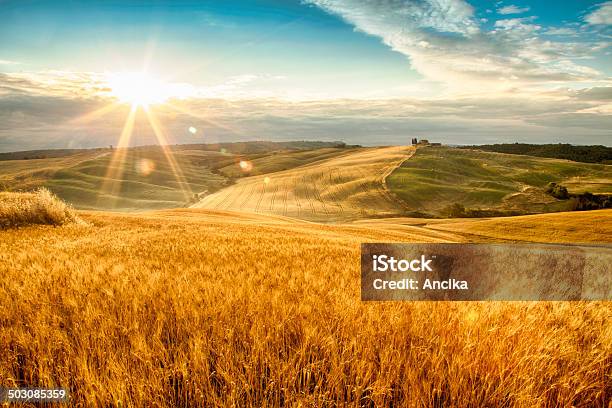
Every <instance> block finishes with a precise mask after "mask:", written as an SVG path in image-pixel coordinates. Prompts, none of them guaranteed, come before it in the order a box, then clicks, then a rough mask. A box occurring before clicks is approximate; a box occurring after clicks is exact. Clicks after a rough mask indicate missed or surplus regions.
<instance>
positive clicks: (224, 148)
mask: <svg viewBox="0 0 612 408" xmlns="http://www.w3.org/2000/svg"><path fill="white" fill-rule="evenodd" d="M168 150H169V152H170V155H171V160H168V154H167V153H166V152H165V151H164V149H162V148H160V147H159V146H142V147H134V148H128V149H91V150H59V151H54V150H49V151H31V152H16V153H5V154H1V155H0V191H1V190H7V191H31V190H34V189H36V188H39V187H46V188H48V189H49V190H51V191H52V192H53V193H55V194H56V195H58V196H59V197H60V198H62V199H63V200H65V201H67V202H69V203H70V204H72V205H73V206H74V207H76V208H80V209H102V210H120V211H137V210H147V209H161V208H176V207H185V206H187V205H189V204H190V202H192V201H193V200H194V194H201V193H204V192H206V193H207V194H209V193H212V192H215V191H217V190H219V189H220V188H222V187H224V186H227V185H229V184H231V183H233V179H235V178H239V177H243V176H244V175H248V174H263V173H266V172H270V171H278V170H285V169H288V168H292V167H295V166H301V165H304V164H308V163H312V162H315V161H317V160H321V159H325V158H330V157H333V156H335V155H339V154H342V153H344V151H345V150H346V149H345V148H344V147H343V144H342V143H327V142H240V143H222V144H203V145H180V146H171V147H169V148H168ZM34 157H44V158H36V159H35V158H34ZM26 158H27V159H26ZM241 161H245V162H249V163H251V164H250V166H251V167H252V169H251V171H250V172H247V173H245V172H244V171H243V170H242V169H241V168H240V162H241Z"/></svg>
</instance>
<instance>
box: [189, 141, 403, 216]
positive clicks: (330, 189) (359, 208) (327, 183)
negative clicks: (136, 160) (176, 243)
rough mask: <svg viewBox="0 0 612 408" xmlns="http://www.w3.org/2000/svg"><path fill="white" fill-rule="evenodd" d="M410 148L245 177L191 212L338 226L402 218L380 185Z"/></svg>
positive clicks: (365, 151) (364, 151)
mask: <svg viewBox="0 0 612 408" xmlns="http://www.w3.org/2000/svg"><path fill="white" fill-rule="evenodd" d="M413 151H414V149H413V148H412V147H397V146H394V147H384V148H364V149H360V150H357V151H352V152H350V153H347V154H346V155H342V156H336V157H333V158H330V159H327V160H322V161H319V162H316V163H312V164H307V165H304V166H301V167H296V168H293V169H290V170H284V171H279V172H275V173H268V174H265V175H260V176H253V177H245V178H243V179H240V180H239V181H238V182H237V183H236V184H234V185H231V186H229V187H227V188H225V189H222V190H220V191H218V192H216V193H213V194H211V195H209V196H207V197H205V198H204V199H203V200H201V201H200V202H199V203H197V204H195V205H194V206H193V207H196V208H213V209H215V208H216V209H221V208H222V209H225V210H230V211H247V212H256V213H261V214H275V215H283V216H288V217H294V218H301V219H305V220H311V221H324V222H340V221H346V220H352V219H362V218H367V217H371V216H373V215H377V216H394V215H401V214H402V212H403V211H404V208H403V207H402V204H401V203H399V202H398V200H396V199H394V198H393V197H392V196H391V195H390V194H389V193H388V191H387V189H386V187H385V185H384V180H385V179H386V177H387V176H388V175H389V174H390V173H391V172H392V171H393V169H395V168H396V167H397V166H398V165H400V164H401V163H403V162H404V161H405V160H406V159H408V158H409V157H410V156H411V155H412V152H413Z"/></svg>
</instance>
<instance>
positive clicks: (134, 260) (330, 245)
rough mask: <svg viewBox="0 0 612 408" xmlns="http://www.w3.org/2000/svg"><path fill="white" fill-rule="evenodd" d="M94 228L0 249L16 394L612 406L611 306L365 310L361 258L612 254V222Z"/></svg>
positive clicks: (141, 400) (35, 229) (125, 217)
mask: <svg viewBox="0 0 612 408" xmlns="http://www.w3.org/2000/svg"><path fill="white" fill-rule="evenodd" d="M79 216H80V218H82V219H83V220H84V221H85V223H81V224H74V223H73V224H66V225H63V226H29V227H24V228H18V229H6V230H3V231H0V328H1V330H0V355H1V356H2V357H1V358H0V378H1V379H2V381H1V383H2V384H3V385H4V386H10V385H12V384H15V385H22V386H24V385H29V386H46V387H50V386H62V387H65V388H67V389H69V390H70V394H71V404H70V405H71V406H123V407H145V406H160V407H161V406H206V407H209V406H218V407H221V406H223V407H225V406H241V407H242V406H245V407H264V406H269V407H280V406H290V407H300V406H301V407H329V406H350V407H377V406H400V407H403V406H405V407H481V406H487V407H498V406H502V407H515V406H516V407H554V406H562V407H569V406H576V407H587V406H588V407H606V406H610V399H611V397H612V381H611V376H612V323H611V322H610V316H611V315H612V304H610V302H574V303H572V302H558V303H556V302H540V303H535V302H534V303H531V302H516V303H511V302H472V303H443V302H422V303H408V302H405V303H386V302H381V303H367V302H361V301H360V295H359V284H360V279H359V276H360V274H359V250H360V249H359V244H360V243H361V242H371V241H385V242H436V241H440V242H462V241H487V240H491V239H501V238H502V237H503V236H504V234H505V231H504V230H503V229H500V227H499V224H500V223H504V222H507V223H508V225H513V227H512V231H514V232H513V233H512V234H510V236H509V238H511V239H530V238H531V235H528V234H527V233H524V234H523V235H521V233H520V231H533V230H537V231H538V234H537V235H538V239H540V240H545V241H551V242H552V241H556V242H563V241H567V242H571V241H575V239H576V236H575V235H573V234H574V232H573V231H572V230H571V228H567V223H568V222H570V223H571V222H574V225H576V226H577V225H580V227H581V228H583V229H588V230H592V231H599V232H598V234H599V235H593V236H592V237H593V238H592V239H593V240H595V241H599V242H601V241H607V242H610V236H609V235H606V234H605V230H604V226H602V225H604V224H605V225H610V220H611V217H612V212H611V211H609V210H608V211H594V212H589V213H581V214H580V218H579V221H576V220H574V221H571V220H570V221H568V217H569V218H572V217H574V214H571V215H567V214H549V215H546V216H533V217H531V216H526V217H517V218H508V219H503V220H502V219H500V220H481V221H470V220H429V221H428V220H425V221H423V220H421V221H420V223H417V222H416V221H415V220H414V219H404V220H395V221H389V220H387V221H385V222H382V221H365V222H356V223H350V224H338V225H321V224H315V223H310V222H306V221H298V220H295V219H289V218H285V217H282V216H264V215H257V214H246V213H232V212H226V211H211V210H194V209H183V210H171V211H170V210H169V211H158V212H150V213H144V214H111V213H101V212H80V213H79ZM542 217H546V218H545V219H543V218H542ZM456 223H463V224H465V225H464V226H463V227H461V228H453V226H454V225H459V224H456ZM469 225H473V226H474V227H473V228H471V229H469V228H468V227H469ZM434 227H435V228H434ZM464 228H468V230H469V233H463V232H462V231H463V230H464ZM517 231H519V232H517ZM582 238H583V237H581V240H582Z"/></svg>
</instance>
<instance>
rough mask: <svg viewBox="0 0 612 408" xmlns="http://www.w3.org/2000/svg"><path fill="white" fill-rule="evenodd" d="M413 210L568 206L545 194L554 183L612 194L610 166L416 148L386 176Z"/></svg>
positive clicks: (531, 209)
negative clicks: (457, 206)
mask: <svg viewBox="0 0 612 408" xmlns="http://www.w3.org/2000/svg"><path fill="white" fill-rule="evenodd" d="M387 181H388V185H389V189H390V190H391V191H392V192H393V193H394V194H395V195H396V196H397V197H399V198H400V199H402V200H404V201H405V203H406V204H407V206H408V207H410V208H412V209H413V210H415V211H420V212H423V213H429V214H432V215H441V216H445V215H446V214H447V211H448V208H449V206H450V205H451V204H460V205H463V206H464V207H466V208H472V209H475V208H478V209H487V210H491V211H493V212H497V213H498V214H499V215H508V214H525V213H542V212H551V211H563V210H569V209H570V205H571V203H570V202H569V201H567V200H565V201H563V200H557V199H555V198H554V197H552V196H550V195H549V194H546V192H545V189H546V185H547V184H548V183H549V182H557V183H560V184H563V185H565V186H567V187H568V188H569V190H570V192H583V191H585V190H587V189H588V190H589V191H590V192H592V193H608V194H609V193H612V166H607V165H603V164H586V163H576V162H571V161H567V160H557V159H546V158H539V157H531V156H518V155H510V154H501V153H490V152H483V151H476V150H467V149H456V148H446V147H424V148H419V149H418V150H417V152H416V154H415V155H414V157H412V158H411V159H410V160H407V161H406V162H404V163H403V164H402V166H401V167H400V168H398V169H396V170H395V171H394V172H393V173H392V174H391V175H390V176H389V177H388V179H387Z"/></svg>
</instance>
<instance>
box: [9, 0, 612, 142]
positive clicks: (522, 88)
mask: <svg viewBox="0 0 612 408" xmlns="http://www.w3.org/2000/svg"><path fill="white" fill-rule="evenodd" d="M611 25H612V1H607V2H601V1H588V0H580V1H562V2H560V1H554V2H553V1H548V0H540V1H526V0H520V1H513V0H509V1H497V2H496V1H465V0H303V1H291V0H266V1H224V2H219V1H199V2H195V1H181V0H178V1H149V2H145V1H130V0H126V1H116V0H112V1H86V2H85V1H83V2H80V1H66V2H63V1H48V2H47V1H28V0H18V1H6V0H4V1H3V0H0V151H15V150H28V149H41V148H66V147H70V148H81V147H98V146H108V145H109V144H117V143H118V139H119V137H120V135H121V133H122V130H123V129H124V126H125V124H126V118H128V117H129V116H130V111H131V110H132V108H136V112H135V115H134V126H133V128H134V131H133V137H132V138H131V139H130V140H129V144H132V145H137V144H150V143H157V142H159V138H156V137H155V135H154V133H155V132H154V129H152V126H151V124H150V121H149V120H147V115H146V112H145V108H147V109H150V110H151V111H153V112H155V115H156V117H157V118H159V123H160V124H161V126H163V128H164V131H165V134H166V139H167V140H166V142H168V143H206V142H219V141H237V140H304V139H306V140H330V141H331V140H343V141H345V142H348V143H359V144H364V145H384V144H402V143H404V144H405V143H409V140H410V139H411V138H412V137H419V138H427V139H430V140H436V141H441V142H443V143H451V144H474V143H496V142H528V143H558V142H564V143H565V142H568V143H574V144H604V145H611V144H612V143H611V142H612V130H611V129H612V119H611V118H612V102H611V99H612V77H611V73H612V47H611V44H612V43H611V39H612V27H611ZM135 93H137V94H138V95H134V94H135ZM137 105H139V106H137ZM190 129H191V131H190ZM194 130H195V131H194Z"/></svg>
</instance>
